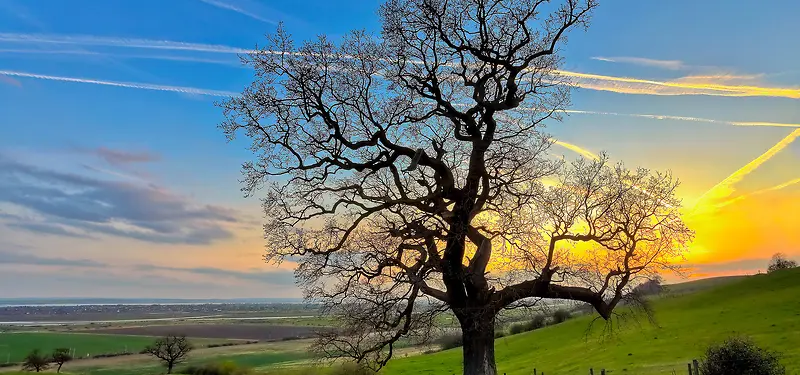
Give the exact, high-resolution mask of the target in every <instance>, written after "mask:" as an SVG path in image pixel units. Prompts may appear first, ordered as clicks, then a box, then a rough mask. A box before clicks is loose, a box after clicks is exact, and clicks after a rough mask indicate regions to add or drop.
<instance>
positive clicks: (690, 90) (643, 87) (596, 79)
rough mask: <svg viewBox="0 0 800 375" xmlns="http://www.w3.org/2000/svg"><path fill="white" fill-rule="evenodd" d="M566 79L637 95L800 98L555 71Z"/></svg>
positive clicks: (789, 93)
mask: <svg viewBox="0 0 800 375" xmlns="http://www.w3.org/2000/svg"><path fill="white" fill-rule="evenodd" d="M557 72H558V74H560V75H561V76H564V77H568V78H570V79H571V81H572V82H573V83H574V84H575V85H576V86H578V87H580V88H584V89H589V90H598V91H610V92H616V93H622V94H636V95H710V96H732V97H754V96H763V97H776V98H790V99H800V88H788V87H764V86H753V85H730V84H726V81H725V79H719V78H716V79H710V78H709V77H707V76H706V77H705V78H700V76H695V77H683V78H679V79H676V80H672V81H656V80H646V79H640V78H628V77H616V76H607V75H600V74H590V73H580V72H571V71H566V70H559V71H557Z"/></svg>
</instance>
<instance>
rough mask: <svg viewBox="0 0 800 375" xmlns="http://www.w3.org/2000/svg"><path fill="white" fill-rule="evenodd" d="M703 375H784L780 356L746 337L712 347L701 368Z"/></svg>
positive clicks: (708, 350)
mask: <svg viewBox="0 0 800 375" xmlns="http://www.w3.org/2000/svg"><path fill="white" fill-rule="evenodd" d="M700 373H701V374H703V375H730V374H737V375H784V374H786V368H784V366H783V365H781V364H780V361H779V358H778V354H777V353H774V352H770V351H767V350H765V349H762V348H759V347H758V346H756V344H755V343H753V342H752V341H751V340H750V339H748V338H746V337H740V336H734V337H730V338H728V339H727V340H725V342H723V343H721V344H715V345H712V346H710V347H709V348H708V349H707V350H706V353H705V356H704V357H703V364H702V366H701V367H700Z"/></svg>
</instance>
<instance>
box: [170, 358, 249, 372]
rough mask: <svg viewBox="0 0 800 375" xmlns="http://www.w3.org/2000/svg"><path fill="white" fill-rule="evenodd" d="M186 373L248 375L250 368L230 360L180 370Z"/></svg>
mask: <svg viewBox="0 0 800 375" xmlns="http://www.w3.org/2000/svg"><path fill="white" fill-rule="evenodd" d="M181 373H182V374H187V375H248V374H250V373H251V371H250V369H248V368H244V367H240V366H239V365H237V364H236V363H234V362H232V361H225V362H221V363H207V364H204V365H200V366H189V367H187V368H185V369H184V370H182V371H181Z"/></svg>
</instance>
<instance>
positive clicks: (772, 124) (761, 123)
mask: <svg viewBox="0 0 800 375" xmlns="http://www.w3.org/2000/svg"><path fill="white" fill-rule="evenodd" d="M518 109H521V110H536V109H535V108H518ZM564 112H566V113H574V114H581V115H602V116H620V117H637V118H646V119H651V120H676V121H689V122H705V123H709V124H720V125H732V126H770V127H787V128H800V124H796V123H781V122H767V121H726V120H715V119H709V118H702V117H690V116H671V115H653V114H642V113H617V112H602V111H583V110H577V109H567V110H565V111H564Z"/></svg>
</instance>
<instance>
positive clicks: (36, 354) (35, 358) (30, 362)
mask: <svg viewBox="0 0 800 375" xmlns="http://www.w3.org/2000/svg"><path fill="white" fill-rule="evenodd" d="M49 366H50V358H48V357H47V355H44V354H42V352H41V351H40V350H39V349H34V350H33V351H32V352H30V353H29V354H28V355H27V356H25V359H24V360H23V361H22V369H23V370H25V371H36V372H41V371H42V370H47V367H49Z"/></svg>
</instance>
